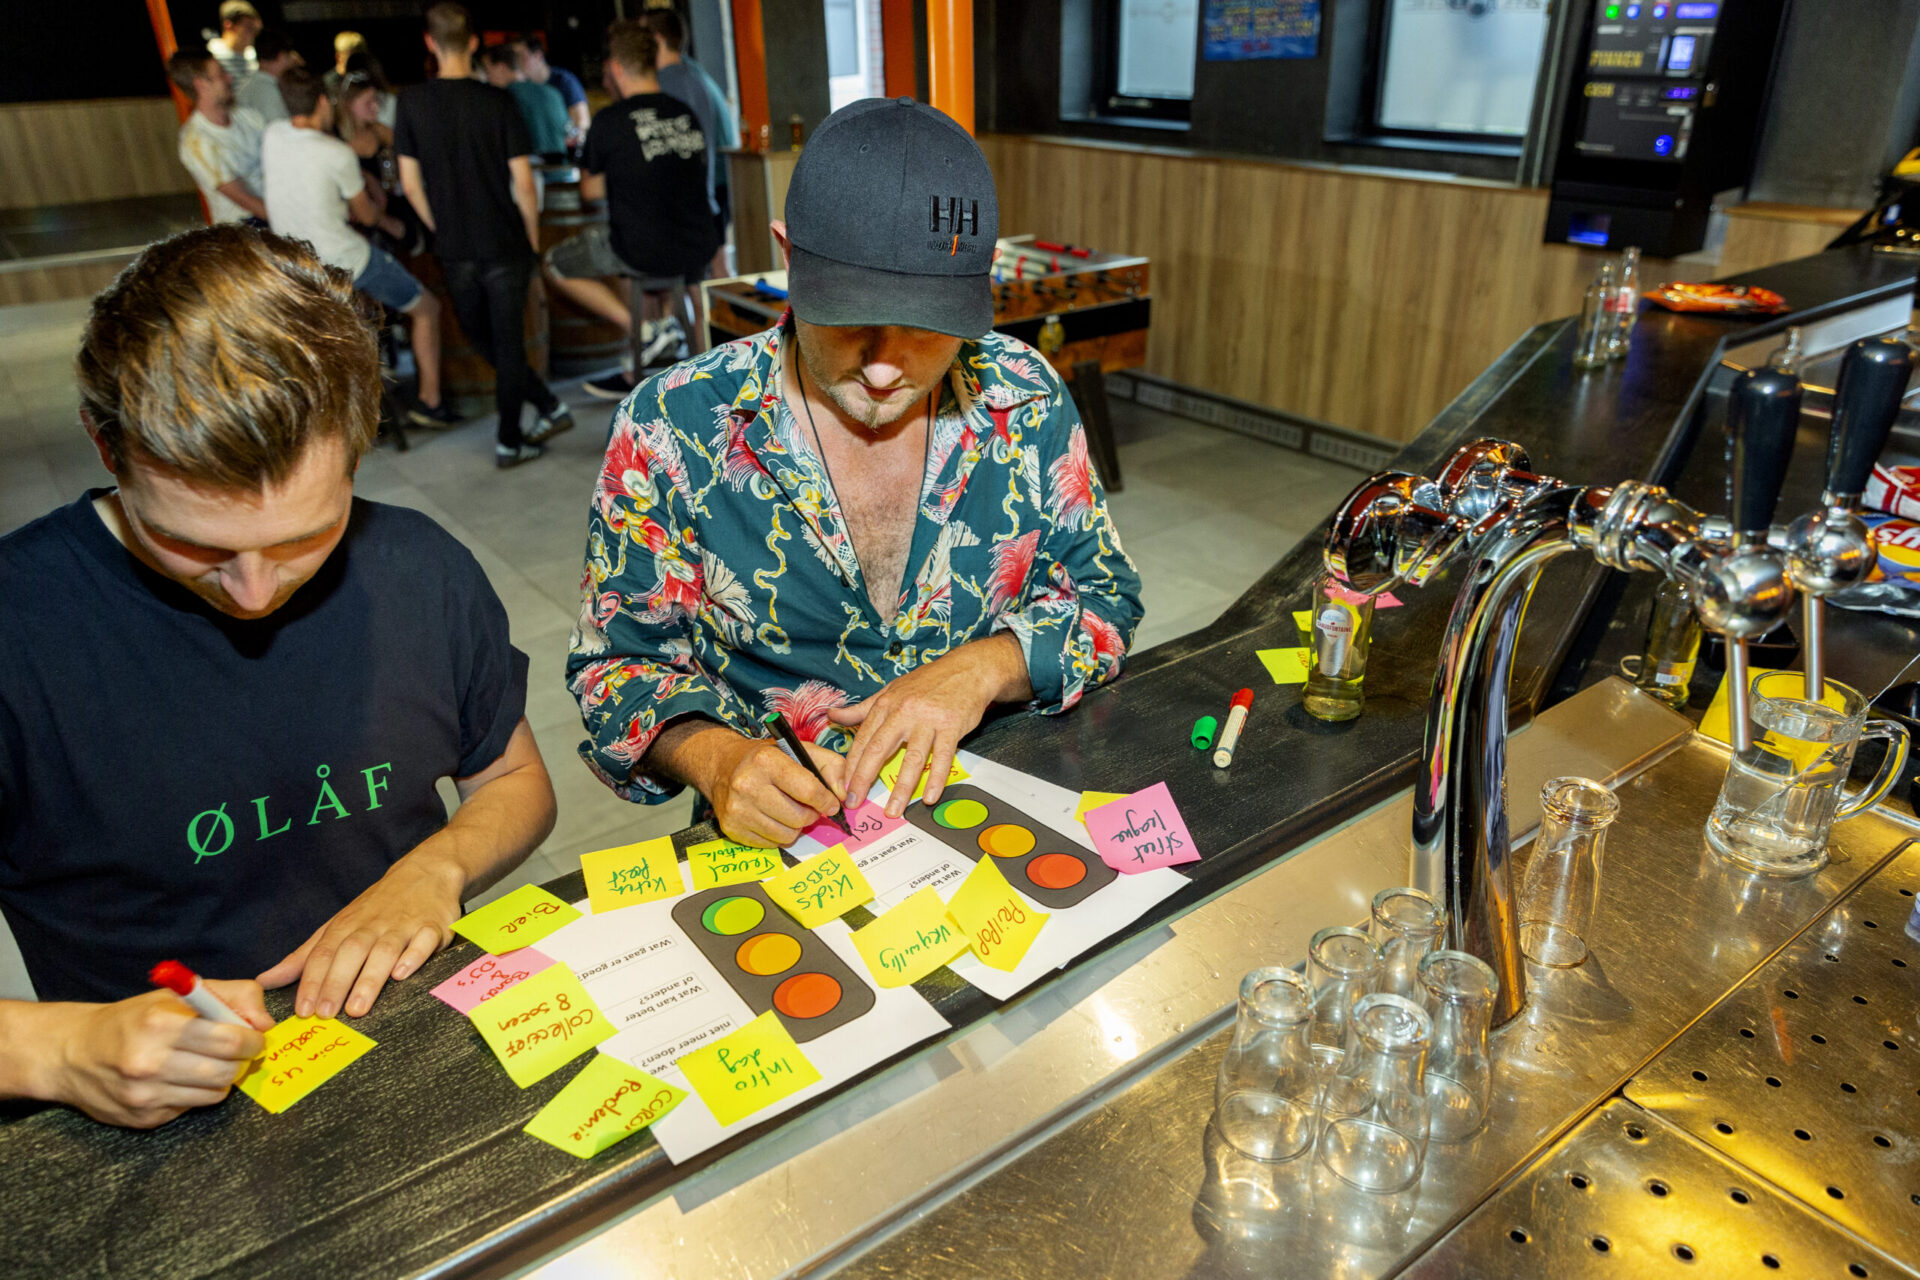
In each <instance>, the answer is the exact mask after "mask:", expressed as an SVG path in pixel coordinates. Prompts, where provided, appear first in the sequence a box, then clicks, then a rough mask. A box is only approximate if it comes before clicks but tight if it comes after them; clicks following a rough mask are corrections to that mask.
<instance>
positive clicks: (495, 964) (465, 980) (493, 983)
mask: <svg viewBox="0 0 1920 1280" xmlns="http://www.w3.org/2000/svg"><path fill="white" fill-rule="evenodd" d="M552 964H553V958H552V957H551V956H544V955H541V954H540V953H539V952H538V951H535V950H534V949H533V948H532V947H522V948H520V949H519V950H518V951H509V952H507V953H506V954H505V955H498V956H481V957H480V958H479V959H478V960H475V961H474V962H473V963H472V964H470V965H468V966H467V967H466V968H464V969H462V970H461V971H460V972H458V973H456V974H454V975H453V976H452V977H451V978H448V979H447V980H446V981H445V982H443V983H441V984H440V985H439V986H437V987H435V988H434V989H433V994H434V995H435V996H437V997H438V998H439V999H441V1000H443V1001H445V1002H446V1003H447V1004H450V1005H452V1006H453V1007H454V1009H455V1010H456V1011H458V1012H460V1013H472V1012H473V1010H474V1006H476V1005H478V1004H479V1003H480V1002H481V1001H482V1000H489V999H492V998H493V997H494V996H497V995H499V994H500V993H501V992H502V991H505V990H506V989H507V988H508V987H511V986H513V985H514V984H516V983H519V982H524V981H526V980H527V979H528V978H531V977H532V976H533V975H534V974H536V973H538V972H540V971H541V970H542V969H545V968H547V967H548V966H550V965H552Z"/></svg>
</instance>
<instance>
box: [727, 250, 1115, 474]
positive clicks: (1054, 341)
mask: <svg viewBox="0 0 1920 1280" xmlns="http://www.w3.org/2000/svg"><path fill="white" fill-rule="evenodd" d="M701 287H702V289H703V290H704V291H705V293H706V301H707V310H706V315H707V325H708V327H709V329H710V330H711V337H712V340H713V341H714V342H715V343H721V342H728V341H731V340H732V339H734V338H744V337H747V336H748V335H750V334H755V333H759V332H760V331H761V330H763V329H770V328H772V327H773V326H774V325H775V324H777V323H778V322H779V320H780V316H781V314H782V313H783V312H785V310H786V308H787V277H786V273H785V272H784V271H769V272H763V273H760V274H757V275H752V276H737V277H734V278H733V279H729V280H709V281H707V282H706V283H705V284H704V285H702V286H701ZM1152 308H1153V296H1152V292H1151V289H1150V277H1149V264H1148V262H1147V259H1145V258H1138V257H1130V256H1127V255H1125V254H1118V253H1106V252H1103V251H1101V250H1099V249H1088V248H1084V247H1082V246H1079V245H1070V244H1059V243H1056V242H1053V241H1049V240H1040V239H1037V238H1035V237H1033V236H1030V235H1027V236H1006V237H1003V238H1002V239H1001V240H1000V241H999V243H998V245H997V247H996V248H995V251H994V259H993V327H994V328H995V329H996V330H997V331H999V332H1001V333H1004V334H1006V335H1008V336H1009V337H1014V338H1019V339H1020V340H1021V341H1023V342H1027V343H1031V344H1032V345H1033V346H1034V347H1035V348H1036V349H1037V350H1038V351H1039V352H1040V353H1041V354H1042V355H1044V356H1045V357H1046V358H1047V361H1048V363H1050V364H1052V365H1053V367H1054V369H1055V370H1056V371H1057V372H1058V373H1059V374H1060V376H1061V378H1062V379H1063V380H1065V382H1066V384H1067V389H1068V390H1069V391H1070V392H1071V393H1072V395H1073V399H1074V403H1075V404H1076V405H1078V406H1079V409H1080V417H1081V420H1082V421H1083V422H1084V423H1085V424H1086V428H1087V445H1088V449H1089V451H1090V452H1091V453H1092V455H1093V461H1094V465H1095V466H1097V467H1098V468H1099V469H1100V478H1101V480H1102V481H1103V482H1104V483H1105V484H1106V486H1107V487H1108V488H1109V489H1113V490H1118V489H1120V488H1121V479H1120V458H1119V454H1118V452H1117V451H1116V450H1115V448H1114V440H1113V421H1112V415H1111V414H1110V412H1109V411H1108V407H1107V392H1106V383H1105V381H1104V380H1103V378H1102V375H1103V374H1106V373H1110V372H1113V371H1115V370H1119V369H1136V368H1139V367H1140V366H1141V365H1144V364H1145V363H1146V360H1147V327H1148V324H1149V322H1150V320H1151V318H1152Z"/></svg>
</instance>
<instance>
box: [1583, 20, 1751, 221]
mask: <svg viewBox="0 0 1920 1280" xmlns="http://www.w3.org/2000/svg"><path fill="white" fill-rule="evenodd" d="M1784 7H1785V0H1596V3H1595V4H1594V5H1593V12H1592V18H1591V20H1590V21H1589V22H1588V23H1587V25H1586V29H1585V31H1584V32H1583V34H1582V42H1583V44H1582V49H1581V58H1580V61H1579V64H1578V65H1579V67H1580V70H1579V72H1578V74H1576V75H1575V76H1574V77H1573V78H1572V79H1571V81H1570V82H1569V83H1568V86H1567V93H1568V97H1567V102H1566V106H1565V110H1564V112H1563V113H1562V117H1563V120H1564V124H1563V126H1562V129H1561V135H1560V147H1559V151H1558V155H1557V158H1556V161H1555V164H1554V173H1553V199H1552V202H1551V203H1550V204H1549V206H1548V209H1547V227H1546V239H1547V241H1548V242H1549V243H1554V244H1560V243H1572V244H1583V245H1592V246H1594V247H1596V248H1621V247H1624V246H1626V245H1630V244H1632V245H1639V246H1640V248H1641V250H1642V251H1643V252H1645V253H1647V254H1650V255H1652V256H1654V257H1660V258H1672V257H1678V256H1679V255H1681V254H1684V253H1691V252H1693V251H1694V250H1695V249H1698V248H1700V247H1701V245H1702V244H1703V243H1704V241H1705V239H1706V232H1707V217H1708V214H1709V213H1710V212H1711V205H1712V201H1713V197H1714V195H1715V194H1716V193H1718V192H1721V191H1726V190H1728V189H1730V188H1738V187H1743V186H1745V185H1746V182H1747V177H1748V174H1749V172H1750V171H1751V169H1752V165H1753V153H1754V144H1755V142H1756V141H1757V139H1758V136H1759V132H1760V122H1761V117H1762V110H1763V108H1764V106H1765V104H1766V97H1767V86H1768V82H1769V80H1770V79H1771V74H1772V69H1773V55H1774V49H1775V46H1776V45H1777V44H1778V43H1779V38H1780V25H1781V14H1782V10H1783V9H1784Z"/></svg>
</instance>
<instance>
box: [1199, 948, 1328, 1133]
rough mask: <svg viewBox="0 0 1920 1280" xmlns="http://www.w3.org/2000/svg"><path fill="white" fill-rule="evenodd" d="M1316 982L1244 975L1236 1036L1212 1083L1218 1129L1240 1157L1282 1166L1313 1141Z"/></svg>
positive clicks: (1269, 973)
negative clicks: (1312, 1035)
mask: <svg viewBox="0 0 1920 1280" xmlns="http://www.w3.org/2000/svg"><path fill="white" fill-rule="evenodd" d="M1312 1024H1313V987H1312V985H1311V984H1310V983H1308V981H1307V980H1306V979H1305V978H1303V977H1301V976H1300V975H1299V974H1297V973H1295V972H1294V971H1293V970H1292V969H1285V968H1269V969H1255V970H1254V971H1253V972H1252V973H1249V974H1248V975H1247V976H1246V977H1244V978H1242V979H1241V980H1240V1005H1239V1009H1238V1010H1237V1012H1236V1016H1235V1018H1234V1024H1233V1040H1232V1042H1231V1043H1230V1044H1229V1045H1228V1046H1227V1054H1226V1057H1224V1058H1222V1059H1221V1061H1220V1074H1219V1076H1218V1078H1217V1079H1216V1081H1215V1083H1214V1091H1213V1104H1214V1111H1213V1127H1214V1128H1215V1129H1216V1130H1217V1131H1218V1132H1219V1134H1220V1136H1221V1137H1222V1138H1223V1139H1225V1140H1226V1142H1227V1143H1228V1145H1230V1146H1232V1147H1233V1148H1234V1150H1236V1151H1238V1152H1240V1153H1241V1154H1242V1155H1246V1156H1251V1157H1252V1158H1254V1159H1256V1160H1261V1161H1267V1162H1271V1163H1278V1162H1280V1161H1285V1160H1292V1159H1294V1158H1295V1157H1297V1156H1300V1155H1304V1154H1305V1153H1306V1152H1307V1150H1308V1148H1310V1147H1311V1146H1312V1145H1313V1124H1314V1110H1315V1103H1316V1093H1317V1086H1318V1077H1317V1073H1316V1072H1315V1070H1314V1063H1313V1046H1312V1044H1311V1043H1310V1042H1309V1040H1308V1039H1307V1033H1308V1030H1309V1028H1310V1027H1311V1026H1312Z"/></svg>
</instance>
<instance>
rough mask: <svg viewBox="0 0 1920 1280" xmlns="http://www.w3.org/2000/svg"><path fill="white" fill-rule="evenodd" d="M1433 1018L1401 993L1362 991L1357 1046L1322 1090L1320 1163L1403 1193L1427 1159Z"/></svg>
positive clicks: (1365, 1185)
mask: <svg viewBox="0 0 1920 1280" xmlns="http://www.w3.org/2000/svg"><path fill="white" fill-rule="evenodd" d="M1432 1040H1433V1021H1432V1019H1430V1018H1428V1017H1427V1011H1426V1010H1425V1009H1422V1008H1421V1007H1420V1006H1419V1005H1417V1004H1415V1003H1414V1002H1413V1001H1411V1000H1408V999H1406V998H1404V997H1402V996H1395V995H1387V994H1385V993H1376V994H1374V995H1370V996H1362V997H1361V999H1360V1003H1359V1004H1357V1005H1355V1006H1354V1008H1353V1043H1352V1045H1351V1047H1349V1048H1348V1050H1347V1053H1346V1057H1345V1058H1343V1059H1342V1060H1341V1062H1340V1070H1339V1071H1338V1073H1336V1074H1335V1075H1334V1076H1333V1077H1332V1078H1331V1079H1330V1080H1328V1081H1327V1083H1326V1087H1325V1089H1323V1090H1322V1091H1321V1095H1320V1124H1321V1129H1320V1143H1319V1161H1320V1163H1321V1164H1322V1165H1324V1166H1326V1168H1327V1170H1328V1171H1329V1172H1331V1173H1332V1174H1333V1175H1334V1176H1335V1177H1337V1178H1339V1179H1340V1180H1341V1181H1342V1182H1347V1183H1350V1184H1352V1185H1353V1186H1356V1187H1359V1188H1360V1189H1361V1190H1362V1191H1377V1192H1383V1193H1384V1192H1392V1191H1403V1190H1405V1189H1406V1188H1408V1187H1410V1186H1412V1185H1413V1184H1414V1183H1415V1182H1417V1181H1419V1178H1420V1167H1421V1165H1422V1164H1423V1163H1424V1162H1425V1160H1426V1157H1427V1121H1428V1112H1429V1107H1428V1104H1427V1093H1426V1082H1425V1079H1424V1072H1425V1067H1426V1057H1427V1047H1428V1045H1429V1044H1430V1043H1431V1042H1432Z"/></svg>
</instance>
